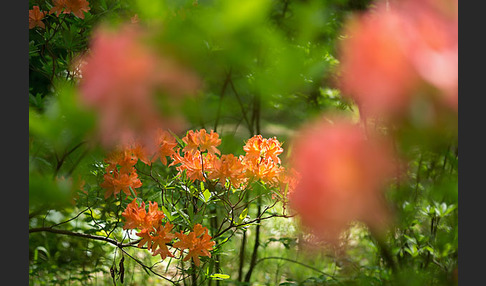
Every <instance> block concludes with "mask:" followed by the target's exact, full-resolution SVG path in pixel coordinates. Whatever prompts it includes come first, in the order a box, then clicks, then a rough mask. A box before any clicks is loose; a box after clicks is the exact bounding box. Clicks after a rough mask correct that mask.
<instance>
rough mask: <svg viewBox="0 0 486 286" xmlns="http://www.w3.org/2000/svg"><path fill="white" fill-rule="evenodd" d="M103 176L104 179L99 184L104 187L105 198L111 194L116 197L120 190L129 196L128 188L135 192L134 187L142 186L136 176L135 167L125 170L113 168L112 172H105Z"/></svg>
mask: <svg viewBox="0 0 486 286" xmlns="http://www.w3.org/2000/svg"><path fill="white" fill-rule="evenodd" d="M103 178H104V181H103V183H101V184H100V186H101V187H103V188H105V189H106V192H105V198H108V197H109V196H111V195H114V196H115V197H116V195H117V194H118V193H120V191H123V192H124V193H125V194H126V195H127V196H130V195H131V191H130V188H131V189H132V190H133V192H134V193H135V194H137V191H136V189H137V188H140V187H141V186H142V182H141V181H140V179H139V178H138V174H137V172H136V170H135V168H132V169H131V170H129V171H127V172H122V171H118V170H113V171H112V172H109V173H107V174H105V175H104V176H103Z"/></svg>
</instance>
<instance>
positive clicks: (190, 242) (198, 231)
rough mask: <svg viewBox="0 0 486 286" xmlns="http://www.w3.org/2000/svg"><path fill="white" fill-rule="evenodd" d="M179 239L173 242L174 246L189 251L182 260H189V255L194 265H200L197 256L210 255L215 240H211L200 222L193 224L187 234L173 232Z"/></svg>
mask: <svg viewBox="0 0 486 286" xmlns="http://www.w3.org/2000/svg"><path fill="white" fill-rule="evenodd" d="M175 235H176V236H177V238H178V239H179V241H177V242H175V243H174V247H177V248H180V249H188V250H189V252H188V253H187V255H186V256H185V257H184V259H183V260H184V261H187V260H189V259H190V258H191V257H192V259H193V260H194V264H195V265H196V266H199V265H200V263H201V262H200V260H199V256H208V257H211V253H210V252H209V251H210V250H212V249H213V246H214V245H215V244H216V242H214V241H211V238H212V237H211V236H210V235H209V234H208V229H207V228H205V227H203V226H202V225H200V224H196V225H195V226H194V229H193V231H191V232H190V233H189V234H184V233H182V231H181V232H180V233H176V234H175Z"/></svg>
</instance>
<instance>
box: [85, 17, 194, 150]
mask: <svg viewBox="0 0 486 286" xmlns="http://www.w3.org/2000/svg"><path fill="white" fill-rule="evenodd" d="M143 36H144V34H143V33H142V31H141V30H140V28H139V27H137V26H134V25H127V26H123V27H122V28H121V29H120V30H117V31H113V30H109V29H107V28H100V29H98V30H96V31H95V32H94V37H93V39H92V42H91V46H90V54H89V55H88V56H87V57H86V59H85V61H86V63H85V64H84V65H83V66H82V67H81V77H82V79H81V82H80V89H81V94H82V99H83V101H84V103H85V104H86V105H88V106H89V107H93V108H95V109H96V110H97V111H98V113H99V116H100V122H99V129H100V135H101V141H102V143H103V144H104V145H105V146H107V147H108V146H113V145H116V144H124V143H126V142H129V141H131V140H140V139H141V138H143V140H142V143H144V142H143V141H145V143H148V144H149V145H150V144H152V145H153V142H155V140H154V139H155V138H156V136H157V129H158V128H159V127H162V128H172V129H173V130H174V129H175V130H174V131H177V130H178V128H177V127H178V126H177V125H176V124H175V123H174V121H176V120H175V119H174V118H172V117H170V118H169V117H168V116H163V115H162V114H160V112H159V108H160V107H158V105H156V98H155V96H156V95H160V94H161V93H162V94H163V95H165V96H171V98H170V99H169V101H175V100H176V98H175V97H174V96H181V95H185V94H193V93H195V92H196V91H197V89H198V88H199V87H200V81H199V78H198V77H197V76H196V75H195V74H194V73H192V72H191V71H189V70H186V69H185V68H182V67H181V66H180V65H178V64H177V63H176V62H175V61H174V60H172V59H170V58H163V57H161V56H159V55H158V54H157V53H155V52H154V51H153V50H152V49H150V47H149V46H148V45H146V44H144V42H143V40H144V38H143ZM152 147H155V146H152Z"/></svg>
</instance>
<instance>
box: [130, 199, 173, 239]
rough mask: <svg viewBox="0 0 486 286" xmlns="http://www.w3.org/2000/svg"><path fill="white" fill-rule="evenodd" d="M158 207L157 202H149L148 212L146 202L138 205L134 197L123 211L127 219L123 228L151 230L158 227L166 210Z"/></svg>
mask: <svg viewBox="0 0 486 286" xmlns="http://www.w3.org/2000/svg"><path fill="white" fill-rule="evenodd" d="M158 208H159V206H158V204H157V202H149V211H148V212H147V210H146V209H145V203H144V202H142V204H141V206H138V204H137V201H136V199H133V201H132V202H131V203H129V204H128V205H127V208H126V209H125V211H124V212H123V213H122V216H123V217H125V219H126V222H125V225H124V226H123V229H135V228H141V229H148V230H149V231H153V230H154V229H157V228H158V227H159V226H160V225H161V223H162V219H163V218H164V217H165V215H164V212H162V211H161V210H159V209H158ZM142 245H143V244H142Z"/></svg>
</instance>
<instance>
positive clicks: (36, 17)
mask: <svg viewBox="0 0 486 286" xmlns="http://www.w3.org/2000/svg"><path fill="white" fill-rule="evenodd" d="M46 14H47V12H46V11H41V10H40V8H39V6H34V7H32V9H31V10H29V29H34V28H35V27H39V28H42V29H45V28H46V25H44V22H42V19H44V16H45V15H46Z"/></svg>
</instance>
